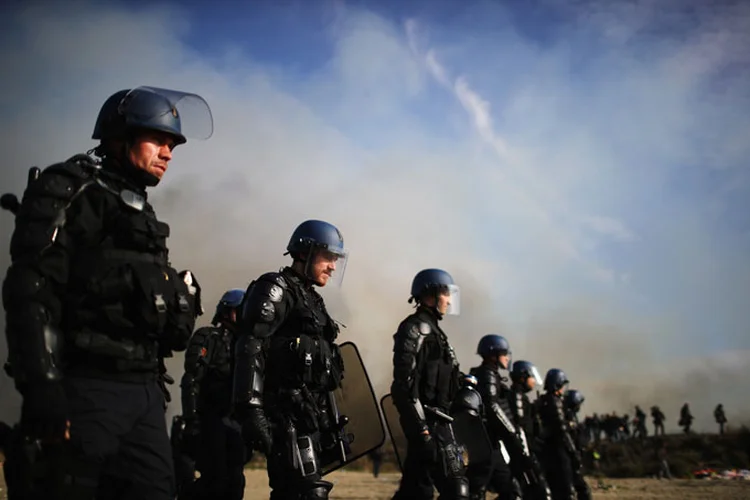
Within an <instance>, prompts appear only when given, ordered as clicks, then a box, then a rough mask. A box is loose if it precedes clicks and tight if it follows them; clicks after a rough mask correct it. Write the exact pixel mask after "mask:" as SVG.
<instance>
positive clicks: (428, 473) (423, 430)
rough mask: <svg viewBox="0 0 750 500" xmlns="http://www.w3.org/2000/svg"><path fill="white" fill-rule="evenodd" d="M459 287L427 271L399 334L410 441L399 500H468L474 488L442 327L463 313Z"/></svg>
mask: <svg viewBox="0 0 750 500" xmlns="http://www.w3.org/2000/svg"><path fill="white" fill-rule="evenodd" d="M458 299H459V297H458V287H457V286H456V285H455V283H454V282H453V278H452V277H451V275H450V274H448V273H447V272H445V271H443V270H441V269H425V270H422V271H420V272H419V273H417V275H416V276H415V277H414V280H413V281H412V286H411V297H410V298H409V303H412V302H416V311H415V312H414V313H413V314H411V315H410V316H408V317H407V318H406V319H405V320H404V321H402V322H401V324H400V325H399V327H398V331H397V332H396V334H395V335H394V337H393V338H394V347H393V384H392V385H391V394H392V396H393V403H394V405H395V406H396V409H397V410H398V413H399V419H400V422H401V427H402V428H403V431H404V434H405V435H406V438H407V442H408V444H407V453H406V459H405V460H404V471H403V476H402V478H401V484H400V486H399V489H398V491H397V492H396V495H395V496H394V497H393V498H394V500H395V499H398V500H400V499H409V500H423V499H431V498H432V497H433V485H434V487H437V489H438V491H439V492H440V498H441V499H443V500H447V499H467V498H469V484H468V480H467V479H466V477H465V471H464V463H463V459H462V457H461V454H460V453H459V446H458V444H457V443H456V441H455V438H454V435H453V432H452V429H451V425H450V422H449V418H446V416H448V412H449V411H450V407H451V404H452V402H453V400H454V398H455V396H456V394H457V392H458V389H459V387H460V379H461V378H462V377H463V375H462V374H461V373H460V372H459V367H458V360H457V359H456V355H455V352H454V351H453V348H452V347H451V345H450V343H449V342H448V337H447V336H446V334H445V332H443V330H442V329H441V328H440V326H439V324H438V323H439V321H440V320H441V319H442V318H443V315H445V314H458V312H459V303H458Z"/></svg>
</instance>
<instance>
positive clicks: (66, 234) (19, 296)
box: [3, 156, 101, 392]
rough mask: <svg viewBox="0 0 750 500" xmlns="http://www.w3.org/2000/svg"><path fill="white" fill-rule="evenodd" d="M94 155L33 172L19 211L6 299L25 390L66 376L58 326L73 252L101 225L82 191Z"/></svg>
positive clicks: (14, 362) (17, 372)
mask: <svg viewBox="0 0 750 500" xmlns="http://www.w3.org/2000/svg"><path fill="white" fill-rule="evenodd" d="M83 159H85V160H83ZM86 161H88V162H89V164H88V165H87V164H86ZM90 161H91V160H90V159H89V158H88V157H85V156H83V157H81V158H78V157H74V158H71V159H70V160H68V161H67V162H65V163H61V164H56V165H53V166H51V167H49V168H47V169H46V170H45V171H44V172H43V173H42V174H41V176H39V177H38V178H35V175H33V174H32V175H30V176H29V177H30V178H29V185H28V187H27V188H26V191H25V193H24V196H23V202H22V203H21V206H20V208H19V210H18V213H17V215H16V229H15V231H14V233H13V237H12V239H11V259H12V264H11V266H10V268H9V269H8V273H7V275H6V278H5V281H4V283H3V305H4V307H5V311H6V335H7V340H8V351H9V357H10V365H11V370H12V373H13V378H14V380H15V383H16V387H17V388H18V389H19V390H20V391H21V392H23V388H24V387H25V386H27V385H28V384H34V383H38V382H45V381H47V382H52V381H59V380H60V379H61V378H62V366H61V362H62V360H61V356H62V347H63V345H62V343H63V341H62V338H61V335H60V333H59V328H60V325H61V324H62V321H63V300H62V296H63V293H64V290H65V287H66V286H67V283H68V274H69V262H70V254H71V253H72V252H73V251H74V250H75V244H76V242H77V241H78V240H79V239H80V238H82V237H83V236H84V235H86V236H89V237H90V235H91V234H96V232H98V230H99V228H100V227H101V220H100V218H99V217H98V215H96V212H95V211H94V210H93V209H91V207H90V203H91V201H90V200H88V199H87V197H86V196H83V195H84V194H85V193H88V192H90V191H86V188H87V187H89V186H91V185H92V184H93V180H92V176H91V175H90V168H92V167H91V166H90Z"/></svg>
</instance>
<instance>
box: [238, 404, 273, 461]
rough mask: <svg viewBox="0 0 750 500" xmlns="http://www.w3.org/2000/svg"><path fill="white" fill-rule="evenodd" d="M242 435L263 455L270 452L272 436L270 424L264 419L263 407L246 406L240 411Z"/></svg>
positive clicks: (267, 454)
mask: <svg viewBox="0 0 750 500" xmlns="http://www.w3.org/2000/svg"><path fill="white" fill-rule="evenodd" d="M240 422H242V435H243V436H244V437H245V440H246V441H249V442H250V443H249V444H250V446H252V448H253V449H254V450H258V451H260V452H261V453H263V454H264V455H265V456H269V455H270V454H271V447H272V445H273V438H272V437H271V425H270V424H269V423H268V419H266V414H265V413H264V412H263V408H257V407H252V408H247V409H246V410H244V411H243V412H242V418H241V420H240Z"/></svg>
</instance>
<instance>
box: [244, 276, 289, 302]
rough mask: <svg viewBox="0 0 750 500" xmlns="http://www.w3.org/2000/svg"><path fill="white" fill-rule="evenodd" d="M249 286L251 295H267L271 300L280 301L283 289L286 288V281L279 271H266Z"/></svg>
mask: <svg viewBox="0 0 750 500" xmlns="http://www.w3.org/2000/svg"><path fill="white" fill-rule="evenodd" d="M250 288H251V290H252V292H251V296H255V297H258V294H260V295H261V296H264V297H268V299H270V300H271V302H281V299H282V298H283V297H284V291H285V290H287V282H286V280H285V279H284V277H283V276H282V275H281V274H280V273H266V274H264V275H262V276H261V277H260V278H258V279H257V280H255V282H254V283H253V284H251V286H250Z"/></svg>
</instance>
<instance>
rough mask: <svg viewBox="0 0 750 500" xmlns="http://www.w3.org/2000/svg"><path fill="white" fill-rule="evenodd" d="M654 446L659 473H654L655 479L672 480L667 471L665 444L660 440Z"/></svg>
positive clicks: (669, 472)
mask: <svg viewBox="0 0 750 500" xmlns="http://www.w3.org/2000/svg"><path fill="white" fill-rule="evenodd" d="M655 444H656V450H655V451H656V460H657V461H658V462H659V471H658V472H657V473H656V478H657V479H672V472H671V471H670V470H669V462H667V443H666V442H664V440H661V439H660V440H658V441H656V443H655Z"/></svg>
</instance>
